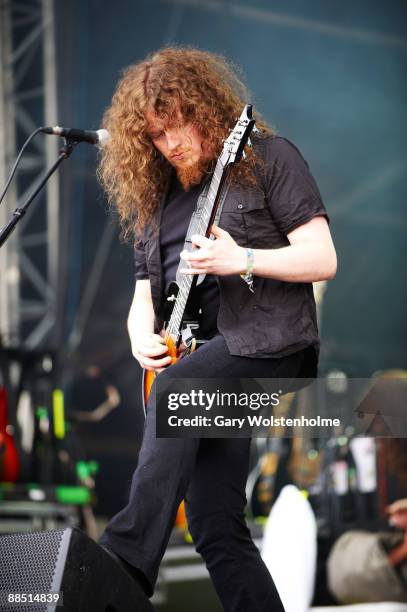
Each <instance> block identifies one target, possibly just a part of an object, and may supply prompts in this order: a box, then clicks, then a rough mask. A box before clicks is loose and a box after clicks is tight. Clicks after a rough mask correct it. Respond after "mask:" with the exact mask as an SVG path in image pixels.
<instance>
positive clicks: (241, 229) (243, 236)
mask: <svg viewBox="0 0 407 612" xmlns="http://www.w3.org/2000/svg"><path fill="white" fill-rule="evenodd" d="M222 221H224V224H225V226H222ZM220 225H221V227H223V228H224V229H226V230H227V231H228V232H229V233H230V234H231V236H232V238H234V239H235V240H236V242H237V243H238V244H239V245H240V246H245V247H247V246H250V247H252V248H263V249H266V248H273V247H274V246H282V245H284V244H285V243H286V241H285V240H284V238H283V237H282V235H281V233H280V232H279V230H278V229H277V228H276V226H275V224H274V222H273V217H272V215H271V211H270V208H269V206H268V204H267V202H266V200H265V199H264V196H263V194H262V193H260V192H257V191H255V192H254V191H248V192H237V193H234V194H233V196H232V197H231V198H227V199H226V201H225V204H224V207H223V210H222V215H221V223H220Z"/></svg>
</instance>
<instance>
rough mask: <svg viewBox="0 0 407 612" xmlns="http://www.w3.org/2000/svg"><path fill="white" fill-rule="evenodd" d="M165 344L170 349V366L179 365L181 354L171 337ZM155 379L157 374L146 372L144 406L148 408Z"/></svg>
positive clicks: (150, 371)
mask: <svg viewBox="0 0 407 612" xmlns="http://www.w3.org/2000/svg"><path fill="white" fill-rule="evenodd" d="M165 343H166V345H167V347H168V353H167V355H168V356H169V357H171V363H170V364H169V366H168V367H170V366H172V365H173V364H174V363H177V361H178V359H180V357H179V352H178V349H177V347H176V346H175V342H174V340H173V339H172V338H171V336H169V337H168V338H167V340H166V342H165ZM155 377H156V373H155V372H153V371H152V370H144V406H146V407H147V402H148V398H149V397H150V393H151V387H152V386H153V382H154V380H155Z"/></svg>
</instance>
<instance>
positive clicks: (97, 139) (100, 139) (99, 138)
mask: <svg viewBox="0 0 407 612" xmlns="http://www.w3.org/2000/svg"><path fill="white" fill-rule="evenodd" d="M41 132H43V133H44V134H53V135H54V136H63V137H64V138H67V139H68V140H75V141H76V142H88V143H89V144H100V145H103V144H104V143H105V142H107V141H108V140H109V137H110V136H109V132H108V131H107V130H97V131H96V132H92V131H91V130H77V129H75V128H64V127H60V126H59V125H56V126H55V127H43V128H41Z"/></svg>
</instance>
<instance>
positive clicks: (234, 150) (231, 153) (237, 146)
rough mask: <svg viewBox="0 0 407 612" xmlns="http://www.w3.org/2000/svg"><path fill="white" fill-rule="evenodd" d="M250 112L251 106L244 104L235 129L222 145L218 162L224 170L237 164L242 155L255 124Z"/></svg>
mask: <svg viewBox="0 0 407 612" xmlns="http://www.w3.org/2000/svg"><path fill="white" fill-rule="evenodd" d="M252 110H253V106H252V105H251V104H246V106H245V107H244V109H243V112H242V114H241V115H240V117H239V119H238V121H237V123H236V125H235V127H234V128H233V130H232V131H231V133H230V134H229V136H228V138H227V139H226V140H225V142H224V144H223V151H222V153H221V155H220V157H219V161H220V162H221V164H222V166H223V167H224V168H226V166H229V165H231V164H234V163H236V162H239V161H240V160H241V158H242V156H243V155H244V148H245V146H246V144H247V141H248V140H249V137H250V134H251V133H252V131H253V128H254V126H255V123H256V122H255V120H254V119H253V116H252Z"/></svg>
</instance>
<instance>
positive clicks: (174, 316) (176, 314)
mask: <svg viewBox="0 0 407 612" xmlns="http://www.w3.org/2000/svg"><path fill="white" fill-rule="evenodd" d="M226 175H227V173H226V169H225V168H224V167H223V165H222V163H221V161H220V160H218V162H217V164H216V167H215V171H214V173H213V175H212V179H211V182H210V185H209V189H208V193H207V196H206V198H205V204H204V206H203V208H202V212H201V216H200V221H199V225H198V227H197V230H196V233H198V234H201V235H203V236H206V237H207V238H208V237H209V234H210V231H209V228H210V227H211V225H212V223H213V220H214V218H215V215H216V211H217V209H218V205H219V201H220V197H221V194H222V188H223V186H224V183H225V179H226ZM197 281H198V276H197V275H193V276H192V275H189V274H185V275H184V276H183V277H182V280H181V282H180V283H179V291H178V295H177V298H176V301H175V304H174V308H173V310H172V313H171V317H170V320H169V323H168V325H167V328H166V338H168V337H169V336H171V337H175V338H178V336H179V331H180V329H181V325H182V321H183V318H184V314H185V308H186V305H187V302H188V298H189V296H190V294H191V291H192V289H193V288H194V287H195V285H196V283H197Z"/></svg>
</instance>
